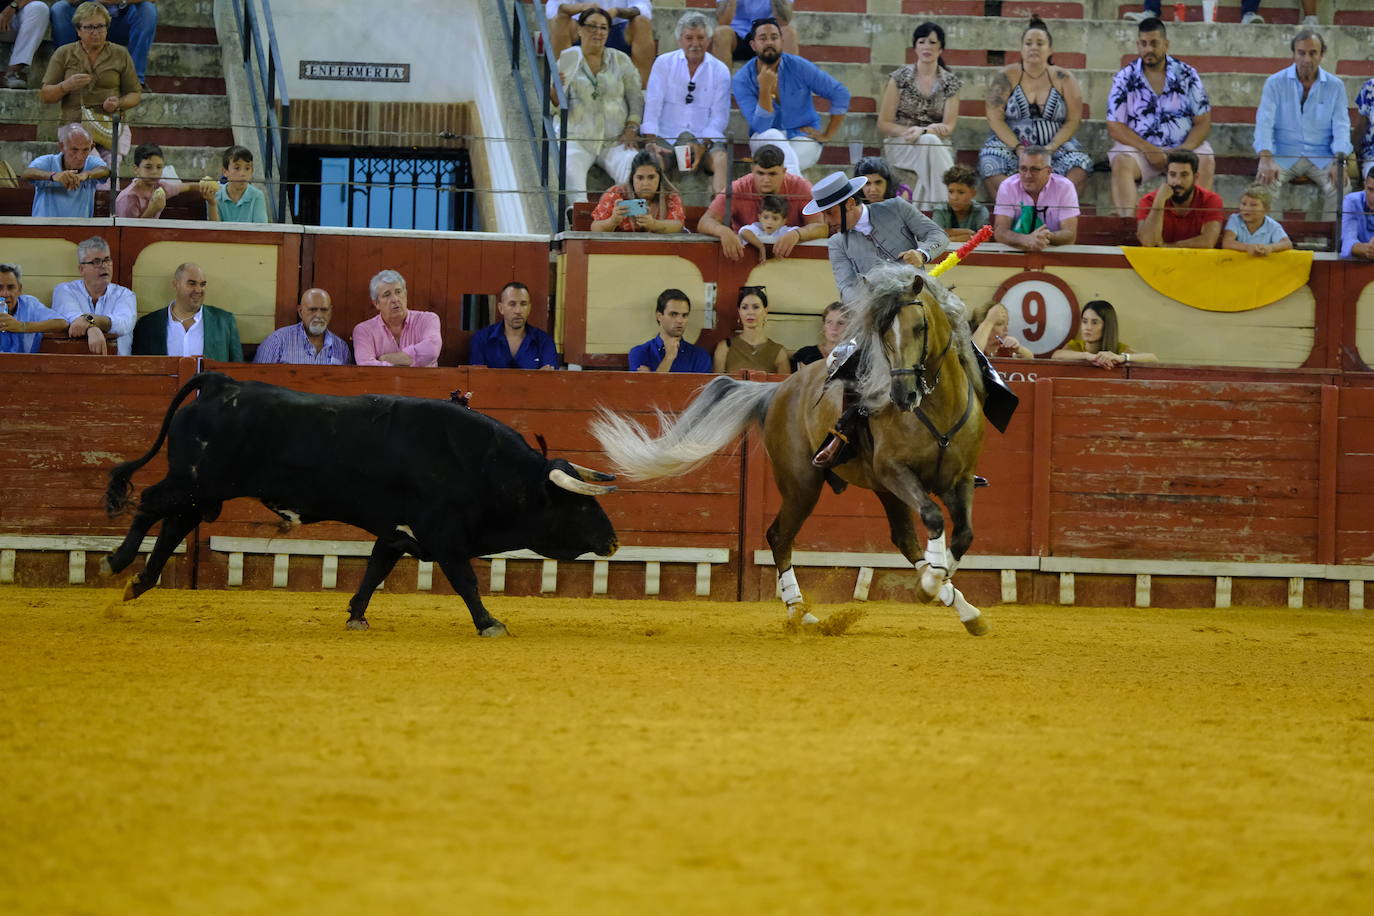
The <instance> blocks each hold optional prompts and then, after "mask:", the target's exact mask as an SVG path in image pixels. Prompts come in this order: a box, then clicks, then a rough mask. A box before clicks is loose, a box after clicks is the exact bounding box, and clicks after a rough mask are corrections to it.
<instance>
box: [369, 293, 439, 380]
mask: <svg viewBox="0 0 1374 916" xmlns="http://www.w3.org/2000/svg"><path fill="white" fill-rule="evenodd" d="M368 291H369V292H370V294H371V296H372V305H373V307H375V308H376V309H377V314H376V315H374V316H373V317H371V318H369V319H367V320H366V321H362V322H359V323H358V324H357V325H355V326H354V328H353V355H354V357H356V358H357V360H358V365H360V366H416V367H422V368H434V367H435V366H438V365H439V351H440V350H442V349H443V345H444V339H443V334H442V332H441V331H440V328H439V316H438V315H436V314H435V313H434V312H420V311H412V310H411V309H410V308H409V306H408V305H407V293H406V280H405V277H403V276H401V275H400V274H399V273H397V272H396V271H394V270H383V271H379V272H378V273H377V274H376V276H374V277H373V278H372V280H371V281H370V282H369V283H368Z"/></svg>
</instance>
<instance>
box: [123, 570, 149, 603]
mask: <svg viewBox="0 0 1374 916" xmlns="http://www.w3.org/2000/svg"><path fill="white" fill-rule="evenodd" d="M146 591H147V589H146V588H144V587H143V586H141V585H139V584H138V576H132V577H131V578H130V579H129V581H128V582H125V583H124V600H125V601H133V600H134V599H135V598H137V597H138V596H139V595H141V594H143V593H144V592H146Z"/></svg>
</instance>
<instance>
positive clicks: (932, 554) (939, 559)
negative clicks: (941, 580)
mask: <svg viewBox="0 0 1374 916" xmlns="http://www.w3.org/2000/svg"><path fill="white" fill-rule="evenodd" d="M926 562H927V563H929V564H930V565H931V566H932V567H934V568H935V569H937V570H939V571H941V572H946V571H947V570H949V554H948V553H947V552H946V551H945V536H944V535H943V534H942V535H940V536H939V537H938V538H930V539H929V540H927V541H926Z"/></svg>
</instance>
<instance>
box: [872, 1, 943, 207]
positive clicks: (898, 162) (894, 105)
mask: <svg viewBox="0 0 1374 916" xmlns="http://www.w3.org/2000/svg"><path fill="white" fill-rule="evenodd" d="M911 43H912V47H914V48H915V49H916V63H914V64H907V65H906V66H905V67H902V68H901V69H899V70H893V71H892V74H891V76H889V77H888V80H887V87H886V88H885V89H883V99H882V104H881V105H880V106H879V108H878V130H880V131H882V132H883V133H884V134H885V135H887V139H886V140H884V141H883V155H884V156H885V157H886V158H887V161H888V162H890V163H892V166H893V167H894V168H896V169H898V170H900V172H901V173H903V174H902V177H903V178H907V179H908V181H907V183H908V184H910V185H911V187H912V197H911V198H909V199H911V200H912V202H913V203H914V204H916V206H917V207H920V208H922V209H926V210H929V209H930V208H931V207H933V206H934V205H935V204H936V203H937V202H939V201H942V200H944V199H945V195H944V188H943V187H942V186H941V185H940V176H941V175H943V174H944V173H945V170H946V169H948V168H949V167H950V166H952V165H954V145H953V144H952V143H951V142H950V137H951V136H952V135H953V134H954V127H955V124H957V123H958V121H959V90H960V88H961V87H962V86H963V85H964V81H963V79H962V78H961V77H960V76H959V75H958V74H956V73H955V72H954V71H953V70H951V69H949V68H948V67H946V66H945V62H944V60H943V59H942V58H941V56H940V52H941V51H943V50H944V47H945V30H944V29H942V28H940V26H938V25H936V24H935V23H933V22H923V23H921V24H920V25H918V26H917V27H916V31H915V32H913V33H912V36H911Z"/></svg>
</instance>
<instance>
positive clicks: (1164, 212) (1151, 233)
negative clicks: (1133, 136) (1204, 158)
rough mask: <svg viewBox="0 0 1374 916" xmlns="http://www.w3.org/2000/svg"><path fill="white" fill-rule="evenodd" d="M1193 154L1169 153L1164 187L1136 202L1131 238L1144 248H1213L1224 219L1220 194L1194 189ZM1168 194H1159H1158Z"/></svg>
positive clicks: (1195, 176) (1185, 150)
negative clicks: (1133, 228) (1134, 223)
mask: <svg viewBox="0 0 1374 916" xmlns="http://www.w3.org/2000/svg"><path fill="white" fill-rule="evenodd" d="M1197 165H1198V159H1197V153H1195V152H1193V151H1192V150H1190V149H1175V150H1170V151H1169V158H1168V162H1167V164H1166V166H1165V171H1164V186H1163V187H1161V188H1159V189H1158V190H1155V191H1151V192H1150V193H1149V194H1146V195H1145V196H1144V197H1142V198H1141V199H1140V206H1139V207H1138V208H1137V209H1136V212H1135V218H1136V223H1137V225H1136V229H1135V236H1136V238H1137V239H1139V240H1140V244H1142V245H1144V246H1145V247H1146V248H1215V247H1217V239H1219V238H1221V224H1222V221H1223V220H1224V219H1225V218H1226V214H1225V212H1224V211H1223V204H1222V202H1221V195H1220V194H1217V193H1216V192H1215V191H1209V190H1207V189H1206V188H1201V187H1198V186H1197V184H1196V181H1197ZM1166 189H1167V191H1168V193H1165V194H1161V193H1160V191H1165V190H1166Z"/></svg>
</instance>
